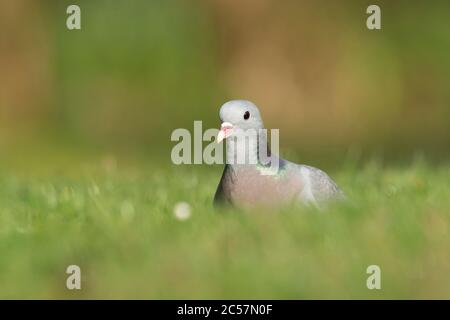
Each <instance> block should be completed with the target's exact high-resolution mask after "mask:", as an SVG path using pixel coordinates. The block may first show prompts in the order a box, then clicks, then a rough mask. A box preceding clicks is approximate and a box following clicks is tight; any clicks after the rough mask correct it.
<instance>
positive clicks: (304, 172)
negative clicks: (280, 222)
mask: <svg viewBox="0 0 450 320" xmlns="http://www.w3.org/2000/svg"><path fill="white" fill-rule="evenodd" d="M219 118H220V120H221V127H220V130H219V132H218V135H217V138H216V142H217V143H220V142H222V141H226V163H225V168H224V170H223V174H222V177H221V179H220V182H219V185H218V187H217V190H216V193H215V195H214V200H213V204H214V205H215V206H219V205H222V204H228V205H231V206H235V207H255V206H282V205H289V204H296V203H303V204H314V205H319V204H321V203H324V202H328V201H329V200H335V199H344V198H345V194H344V192H343V191H342V190H341V189H340V188H339V187H338V185H337V184H336V183H335V182H334V181H333V180H332V179H331V178H330V177H329V176H328V175H327V174H326V173H325V172H324V171H322V170H320V169H317V168H315V167H312V166H308V165H304V164H296V163H293V162H290V161H288V160H285V159H283V158H281V157H280V156H279V155H276V154H273V153H272V152H271V151H270V148H268V143H267V133H266V132H267V131H266V130H265V129H264V124H263V121H262V118H261V114H260V111H259V109H258V107H257V106H256V105H255V104H254V103H252V102H251V101H248V100H231V101H228V102H226V103H225V104H223V105H222V106H221V108H220V111H219ZM248 131H252V132H253V133H254V134H253V135H248V137H247V138H248V139H247V140H245V139H242V137H244V135H245V134H246V132H248ZM261 150H266V151H265V152H261ZM240 153H241V154H240ZM239 156H241V158H240V159H241V160H242V159H245V160H244V161H237V159H238V158H239ZM252 159H253V161H251V160H252ZM263 160H264V161H263ZM274 164H276V166H275V165H274ZM274 168H275V169H274ZM270 169H274V170H272V171H271V172H270V174H268V170H270Z"/></svg>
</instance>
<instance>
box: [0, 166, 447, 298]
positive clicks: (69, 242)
mask: <svg viewBox="0 0 450 320" xmlns="http://www.w3.org/2000/svg"><path fill="white" fill-rule="evenodd" d="M220 173H221V168H220V167H215V168H210V167H205V166H184V167H183V166H181V167H177V166H170V167H153V166H152V165H133V166H127V165H118V166H117V167H115V166H114V165H111V166H110V165H108V163H106V164H99V165H95V164H94V165H91V166H88V167H85V168H84V169H75V170H72V171H71V172H70V173H64V171H62V173H61V172H59V171H58V170H57V169H56V168H55V169H54V170H52V169H50V170H44V171H40V172H39V173H38V174H28V173H17V172H15V171H10V172H7V171H3V172H1V173H0V190H1V192H0V257H1V258H0V297H1V298H64V299H65V298H288V299H291V298H294V299H297V298H299V299H302V298H444V297H445V298H450V275H449V271H450V250H449V244H450V233H449V223H450V197H449V194H450V184H449V181H450V166H445V165H439V166H436V165H433V166H432V165H427V164H425V163H423V162H418V163H416V164H413V165H411V166H405V167H396V168H395V167H387V168H386V167H384V168H383V167H381V166H379V165H377V163H376V162H370V163H368V164H366V165H364V166H362V167H361V168H358V169H357V168H345V169H342V170H340V171H336V172H331V175H332V176H333V177H334V178H335V179H336V180H337V181H338V183H339V184H340V185H341V186H342V188H343V189H344V190H345V191H346V192H347V194H348V196H349V198H350V199H351V200H350V202H349V203H347V204H340V205H334V206H330V207H328V208H326V209H324V210H322V211H318V210H316V209H314V208H308V207H298V208H286V209H283V210H280V211H278V212H240V211H232V210H230V211H220V212H217V211H215V210H213V208H212V206H211V199H212V197H213V194H214V191H215V188H216V185H217V182H218V179H219V177H220ZM179 201H186V202H188V203H190V205H191V206H192V216H191V218H190V219H188V220H187V221H179V220H177V219H175V217H174V215H173V207H174V205H175V203H177V202H179ZM70 264H77V265H79V266H80V267H81V271H82V290H80V291H69V290H67V289H66V287H65V282H66V277H67V275H66V273H65V270H66V268H67V266H68V265H70ZM371 264H377V265H379V266H380V267H381V271H382V289H381V290H368V289H367V288H366V279H367V276H368V275H367V274H366V268H367V266H369V265H371Z"/></svg>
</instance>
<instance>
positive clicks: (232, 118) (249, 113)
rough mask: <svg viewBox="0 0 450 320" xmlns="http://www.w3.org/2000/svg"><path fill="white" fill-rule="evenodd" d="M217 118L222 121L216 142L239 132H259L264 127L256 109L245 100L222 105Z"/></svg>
mask: <svg viewBox="0 0 450 320" xmlns="http://www.w3.org/2000/svg"><path fill="white" fill-rule="evenodd" d="M219 117H220V120H221V121H222V125H221V127H220V131H219V134H218V135H217V142H218V143H220V142H221V141H222V140H224V139H226V138H228V137H229V136H231V135H233V133H234V132H236V131H238V129H240V130H243V131H245V130H249V129H253V130H259V129H263V128H264V125H263V122H262V119H261V115H260V113H259V110H258V107H257V106H256V105H255V104H254V103H252V102H250V101H247V100H231V101H228V102H226V103H225V104H223V105H222V107H221V108H220V111H219Z"/></svg>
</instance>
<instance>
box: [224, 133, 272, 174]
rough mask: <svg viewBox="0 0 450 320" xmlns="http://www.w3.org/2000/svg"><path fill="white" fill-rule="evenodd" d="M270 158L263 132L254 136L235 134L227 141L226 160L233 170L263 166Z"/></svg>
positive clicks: (265, 134)
mask: <svg viewBox="0 0 450 320" xmlns="http://www.w3.org/2000/svg"><path fill="white" fill-rule="evenodd" d="M270 156H271V154H270V149H269V146H268V143H267V133H266V131H265V130H260V131H258V132H256V133H255V134H248V133H245V134H237V135H234V136H232V137H229V138H228V139H227V157H226V160H227V164H229V165H231V166H232V167H233V168H240V167H244V166H256V165H264V164H266V163H267V162H268V161H269V158H270Z"/></svg>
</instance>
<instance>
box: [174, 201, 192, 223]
mask: <svg viewBox="0 0 450 320" xmlns="http://www.w3.org/2000/svg"><path fill="white" fill-rule="evenodd" d="M173 214H174V215H175V218H177V219H178V220H181V221H184V220H187V219H189V218H190V217H191V206H190V205H189V203H187V202H178V203H177V204H175V207H174V209H173Z"/></svg>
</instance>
